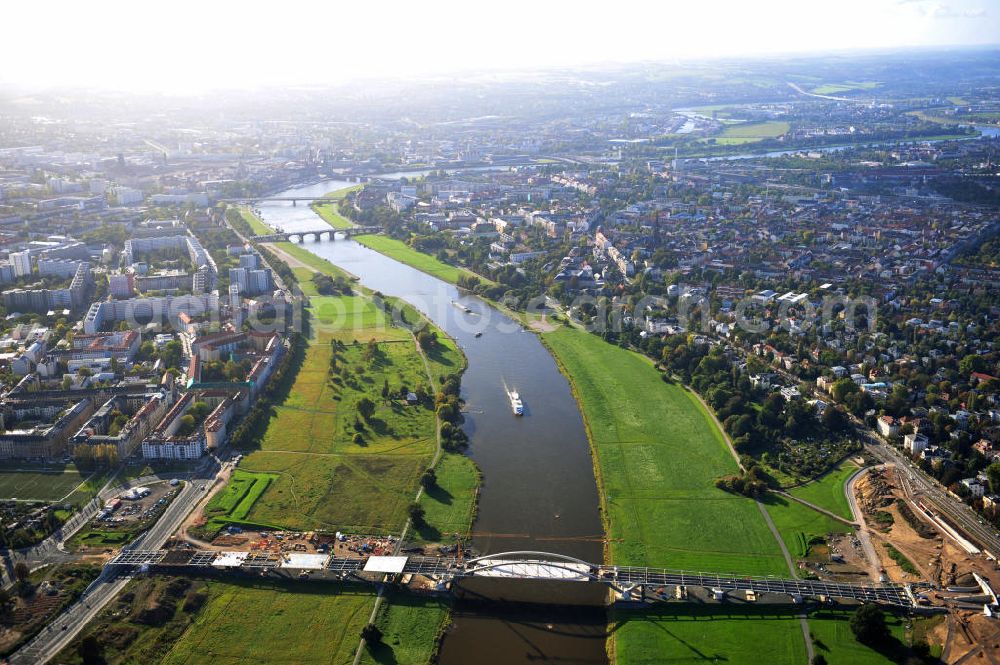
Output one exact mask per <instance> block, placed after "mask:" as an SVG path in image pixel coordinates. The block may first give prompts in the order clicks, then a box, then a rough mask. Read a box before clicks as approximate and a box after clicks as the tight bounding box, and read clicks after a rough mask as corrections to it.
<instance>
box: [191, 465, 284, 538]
mask: <svg viewBox="0 0 1000 665" xmlns="http://www.w3.org/2000/svg"><path fill="white" fill-rule="evenodd" d="M276 479H277V476H276V475H274V474H267V473H250V472H248V471H244V470H242V469H236V470H235V471H233V474H232V476H231V477H230V479H229V483H228V484H227V485H226V486H225V487H224V488H223V489H222V490H220V491H219V492H217V493H216V494H215V496H213V497H212V500H211V501H209V502H208V505H207V506H205V511H204V513H205V517H207V518H208V523H207V524H206V531H208V532H210V533H215V532H217V531H218V530H219V529H221V528H222V527H224V526H225V525H226V524H232V523H236V524H239V523H242V522H244V521H245V520H246V519H247V517H248V516H249V514H250V510H251V509H252V508H253V506H254V504H255V503H256V502H257V500H258V499H260V497H261V495H262V494H264V492H265V491H266V490H267V488H268V487H269V486H270V484H271V483H272V482H273V481H274V480H276Z"/></svg>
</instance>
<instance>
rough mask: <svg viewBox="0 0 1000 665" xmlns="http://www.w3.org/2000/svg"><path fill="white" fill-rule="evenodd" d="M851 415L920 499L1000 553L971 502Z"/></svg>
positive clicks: (871, 448)
mask: <svg viewBox="0 0 1000 665" xmlns="http://www.w3.org/2000/svg"><path fill="white" fill-rule="evenodd" d="M719 341H720V343H722V344H727V345H728V344H729V342H728V341H726V340H719ZM733 348H735V349H736V350H737V351H739V352H740V353H741V354H742V355H743V356H744V357H746V356H748V355H749V353H748V352H747V350H746V349H744V348H743V347H740V346H733ZM771 369H772V370H773V371H775V372H777V373H778V374H779V375H780V376H781V377H782V378H784V379H785V380H787V381H789V382H791V385H796V384H798V383H800V379H799V378H798V377H795V376H794V375H792V374H790V373H788V372H786V371H785V370H783V369H782V368H780V367H777V366H776V365H771ZM848 417H849V418H850V420H851V422H852V423H853V424H854V426H855V430H856V434H857V435H858V436H859V438H861V440H862V442H863V443H864V446H865V450H866V452H868V454H869V455H871V456H872V457H874V458H876V459H878V460H879V461H881V462H882V463H885V464H893V465H895V467H896V468H897V469H898V470H899V473H901V474H902V475H903V477H904V478H905V479H906V480H908V481H909V483H910V485H911V487H913V489H914V492H915V493H916V494H917V495H919V497H920V498H921V499H923V500H925V501H926V502H927V503H929V504H931V505H932V506H933V507H934V508H935V509H936V510H937V511H938V512H939V513H940V514H941V515H942V516H944V517H946V518H947V519H948V521H949V522H951V524H952V526H954V527H956V528H958V530H959V531H961V532H962V533H963V534H964V535H965V536H966V537H967V538H969V540H971V541H972V542H973V543H975V544H976V545H978V546H979V547H980V548H981V549H984V550H989V553H990V554H992V555H993V556H994V557H995V556H997V555H998V554H1000V532H998V531H997V529H995V528H994V527H993V526H992V525H991V524H989V523H988V522H987V521H986V520H985V519H983V518H981V517H980V516H979V515H978V514H976V512H975V511H974V510H972V508H971V507H970V506H968V505H966V504H965V503H963V502H962V501H960V500H959V499H957V498H955V497H954V496H952V495H950V494H948V492H947V491H946V490H945V488H944V487H942V486H941V485H940V484H939V483H938V482H937V481H936V480H934V479H933V478H931V477H929V476H927V475H926V474H925V473H924V472H923V471H921V470H920V469H918V468H917V467H916V465H915V464H914V463H913V462H912V461H911V460H910V458H909V457H907V456H906V455H905V454H904V453H903V452H902V451H901V450H898V449H897V448H895V447H894V446H892V445H891V444H888V443H886V442H885V441H883V440H882V438H881V437H879V435H878V434H876V433H875V432H874V431H873V430H872V429H871V428H869V427H868V426H867V425H865V424H864V423H863V422H862V421H861V420H860V419H859V418H857V417H856V416H854V415H853V414H851V413H850V412H848Z"/></svg>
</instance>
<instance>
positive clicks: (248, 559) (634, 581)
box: [108, 550, 913, 607]
mask: <svg viewBox="0 0 1000 665" xmlns="http://www.w3.org/2000/svg"><path fill="white" fill-rule="evenodd" d="M312 558H315V555H313V557H312ZM296 561H297V559H296V558H295V557H293V556H289V555H283V554H277V553H273V552H204V551H185V550H125V551H122V552H121V553H119V554H118V555H117V556H115V557H114V558H112V559H111V561H109V562H108V565H110V566H121V567H130V568H135V567H140V566H180V567H190V568H216V569H218V568H223V567H225V568H243V569H252V570H261V569H279V568H281V569H285V570H299V567H297V566H296V563H295V562H296ZM367 561H368V558H367V557H364V558H360V557H359V558H348V557H337V556H332V555H330V556H327V558H326V560H325V561H323V560H322V559H320V560H318V562H317V564H316V565H313V564H310V566H309V567H310V568H320V569H323V570H325V571H329V572H333V573H339V574H343V575H358V574H360V573H362V572H364V568H365V564H366V563H367ZM402 572H403V574H410V575H424V576H427V577H432V578H438V579H461V578H470V577H491V578H501V579H520V580H549V581H562V582H592V583H601V584H609V585H616V586H632V585H635V586H638V585H642V586H653V587H665V586H685V587H699V588H704V589H719V590H721V591H727V592H728V591H736V590H742V589H752V590H754V591H756V592H758V593H773V594H780V595H787V596H790V597H793V598H798V597H801V598H806V597H811V598H817V597H820V596H827V597H830V598H844V599H852V600H858V601H861V602H877V603H885V604H888V605H898V606H902V607H906V606H909V605H911V604H912V602H913V601H912V597H911V596H910V594H909V593H908V592H907V589H906V588H905V587H902V586H899V585H894V584H888V585H863V584H844V583H839V582H825V581H821V580H791V579H781V578H775V577H753V576H740V575H725V574H715V573H699V572H688V571H678V570H670V569H667V568H648V567H636V566H596V565H592V564H588V563H586V562H582V561H577V560H573V559H567V558H553V559H551V560H547V559H538V558H535V559H519V558H517V557H516V556H511V555H506V556H505V555H502V554H501V555H496V556H493V557H487V558H484V559H477V560H471V561H465V560H462V559H459V558H456V557H434V556H411V557H407V558H406V563H405V565H404V566H403V570H402Z"/></svg>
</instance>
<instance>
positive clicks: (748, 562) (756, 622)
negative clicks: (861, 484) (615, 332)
mask: <svg viewBox="0 0 1000 665" xmlns="http://www.w3.org/2000/svg"><path fill="white" fill-rule="evenodd" d="M542 338H543V340H544V341H545V343H546V345H547V346H548V347H549V348H550V350H551V351H552V352H553V355H554V356H555V357H556V359H557V361H558V362H559V363H560V365H561V366H562V367H563V369H564V371H565V372H566V373H567V376H569V377H570V381H571V383H572V384H573V387H574V391H575V393H576V395H577V399H578V401H579V402H580V406H581V410H582V412H583V415H584V420H585V422H586V424H587V429H588V433H589V436H590V438H591V445H592V446H593V449H594V453H595V456H596V469H597V476H598V483H599V484H600V490H601V493H602V497H603V502H604V506H603V509H604V515H605V519H606V521H607V531H608V537H609V539H610V545H609V554H610V558H611V561H612V562H613V563H618V564H633V565H644V564H645V565H651V566H664V567H669V568H682V569H688V570H695V569H697V570H710V571H719V572H729V571H735V572H742V573H747V574H773V575H777V576H781V577H787V576H788V574H789V573H788V569H787V567H786V564H785V562H784V560H783V558H782V557H781V555H780V554H779V550H778V546H777V543H776V542H775V540H774V538H773V536H772V534H771V533H770V532H769V530H768V529H767V526H766V525H765V523H764V521H763V518H762V516H761V515H760V513H759V511H758V508H757V507H756V506H755V505H754V503H753V502H752V501H750V500H749V499H744V498H742V497H737V496H733V495H730V494H726V493H723V492H721V490H717V489H716V488H715V487H714V485H713V484H712V481H713V480H714V479H715V478H716V477H718V476H720V475H724V474H727V473H732V472H733V470H734V469H735V467H736V463H735V460H733V458H732V457H731V455H730V453H729V451H728V449H727V448H726V445H725V441H724V439H723V438H722V433H721V432H720V431H719V430H718V428H717V427H716V426H715V424H714V422H713V421H712V420H711V418H710V416H709V414H707V413H706V412H705V411H704V407H703V406H702V405H701V403H700V402H699V401H698V400H697V399H696V398H695V397H694V396H693V395H691V394H690V393H689V392H688V391H687V390H686V389H684V388H683V387H682V386H679V385H676V384H666V383H664V382H663V381H662V380H661V379H660V375H659V372H657V371H656V370H655V369H654V368H653V367H652V365H651V363H650V362H649V361H648V360H647V359H646V358H644V357H641V356H639V355H637V354H634V353H631V352H629V351H625V350H623V349H620V348H618V347H616V346H612V345H610V344H607V343H606V342H604V341H603V340H601V339H600V338H598V337H596V336H594V335H589V334H587V333H584V332H581V331H578V330H573V329H569V328H560V329H559V330H557V331H555V332H552V333H545V334H543V335H542ZM650 414H653V415H652V416H651V415H650ZM844 473H846V471H845V470H843V469H842V470H840V471H838V472H834V473H833V474H830V475H829V476H828V477H827V478H825V479H823V480H822V481H819V482H818V483H817V488H820V487H822V488H823V490H824V491H826V487H827V486H829V485H833V486H836V487H842V484H843V477H842V474H844ZM813 491H815V490H813ZM821 493H822V492H816V494H817V495H819V494H821ZM767 510H768V512H769V514H770V515H771V517H772V519H773V521H774V523H775V526H776V528H777V529H778V531H779V533H780V535H781V538H782V540H783V541H784V542H785V544H786V546H787V547H788V549H789V551H790V552H791V553H792V555H793V556H805V555H806V554H807V553H808V549H809V543H810V541H811V540H812V538H813V536H820V535H825V534H827V533H834V532H844V531H847V530H849V528H850V527H848V526H847V525H845V524H843V523H841V522H838V521H836V520H834V519H832V518H830V517H827V516H825V515H822V514H821V513H818V512H816V511H814V510H812V509H810V508H808V507H806V506H803V505H801V504H799V503H797V502H794V501H789V500H787V499H784V498H781V497H769V499H768V500H767ZM897 623H898V624H899V625H897V626H896V627H894V631H896V632H899V631H901V623H900V622H897ZM809 626H810V628H811V629H812V628H814V627H816V628H817V629H818V630H819V631H822V634H823V636H824V640H825V641H824V642H823V644H824V648H825V650H824V651H822V653H824V654H825V655H827V656H837V657H839V655H840V654H842V653H843V654H851V655H852V657H853V655H854V654H855V653H858V654H863V660H852V661H851V662H866V663H867V662H870V663H888V662H891V660H890V659H888V658H886V657H885V656H883V655H881V654H879V653H877V652H875V651H872V650H871V649H868V648H866V647H863V646H861V645H860V644H858V643H857V642H856V641H855V640H854V637H853V635H852V634H851V633H850V630H849V629H848V628H847V615H837V616H836V617H825V616H821V617H817V618H815V619H814V618H810V619H809ZM845 631H846V632H845ZM611 634H612V635H613V637H612V638H611V639H612V642H611V645H610V649H611V651H612V652H613V653H614V656H615V662H616V663H617V664H618V665H652V664H654V663H663V662H703V661H712V662H724V661H728V662H752V661H753V660H755V659H758V658H759V657H760V656H761V653H762V652H761V650H760V645H762V644H766V645H767V662H768V663H788V664H789V665H791V664H793V663H801V662H804V661H805V660H806V648H805V643H804V641H803V636H802V629H801V626H800V622H799V620H798V619H797V618H796V617H795V613H794V612H792V611H788V610H782V609H780V608H768V607H766V606H761V607H758V608H747V609H739V608H732V607H725V606H723V607H708V606H705V607H698V606H691V605H683V606H668V607H660V608H653V609H651V610H649V611H639V612H633V611H630V610H613V611H612V631H611ZM817 652H820V650H819V649H817ZM831 662H837V661H835V660H831ZM844 662H847V661H844Z"/></svg>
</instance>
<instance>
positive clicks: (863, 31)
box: [0, 0, 1000, 92]
mask: <svg viewBox="0 0 1000 665" xmlns="http://www.w3.org/2000/svg"><path fill="white" fill-rule="evenodd" d="M0 16H2V17H3V21H4V24H5V28H6V29H5V30H4V31H3V36H2V38H0V82H6V83H18V84H28V85H43V86H47V85H59V84H79V85H85V86H100V87H104V88H113V89H125V90H162V91H170V92H174V91H176V92H184V91H198V90H204V89H208V88H228V87H247V86H254V85H274V84H278V85H281V84H301V83H317V84H322V83H339V82H343V81H347V80H351V79H357V78H372V77H407V76H414V75H422V74H440V73H447V72H451V71H483V70H493V69H523V68H525V67H545V66H561V65H588V64H597V63H602V62H627V61H636V60H665V59H672V58H700V57H712V56H726V55H741V54H766V53H795V52H808V51H827V50H840V49H859V48H894V47H903V46H935V45H959V44H965V45H973V44H991V43H997V42H1000V0H729V1H714V2H713V1H711V0H686V1H684V2H681V1H678V0H670V1H669V2H668V1H667V0H659V1H658V0H611V1H607V0H573V1H571V2H564V1H562V0H556V1H550V0H493V1H489V0H487V1H477V0H462V1H452V0H444V1H438V0H423V1H422V2H420V1H417V0H407V1H406V2H401V3H395V2H377V1H376V2H372V1H367V2H366V1H365V0H358V1H356V2H350V1H347V2H345V1H343V0H339V1H336V0H326V1H324V2H301V1H299V0H271V1H269V2H260V1H258V0H242V1H239V2H230V1H228V0H226V1H222V0H198V1H197V2H195V1H191V0H171V1H170V2H159V1H155V0H128V1H118V0H111V1H97V0H89V1H87V0H46V1H37V0H34V1H32V0H27V1H21V0H15V1H14V2H9V3H4V6H3V8H2V10H0Z"/></svg>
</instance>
